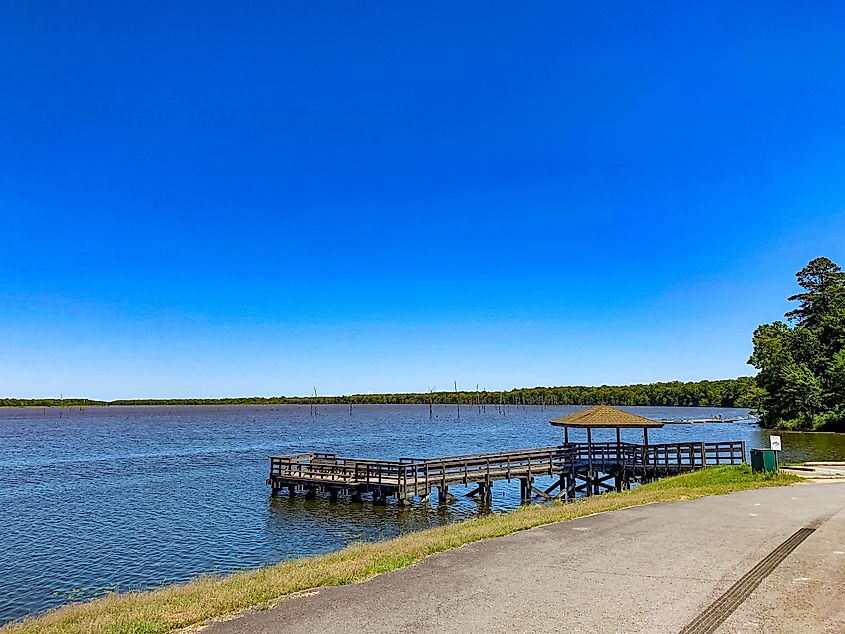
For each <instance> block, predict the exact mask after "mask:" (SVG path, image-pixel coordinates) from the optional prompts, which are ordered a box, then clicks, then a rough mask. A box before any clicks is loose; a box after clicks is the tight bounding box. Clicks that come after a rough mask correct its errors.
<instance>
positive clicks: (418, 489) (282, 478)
mask: <svg viewBox="0 0 845 634" xmlns="http://www.w3.org/2000/svg"><path fill="white" fill-rule="evenodd" d="M551 424H552V425H555V426H559V427H563V431H564V442H563V444H562V445H556V446H551V447H537V448H532V449H516V450H511V451H500V452H492V453H478V454H466V455H459V456H445V457H440V458H399V459H398V460H373V459H367V458H350V457H342V456H338V455H336V454H334V453H324V452H311V453H300V454H293V455H287V456H272V457H271V458H270V474H269V477H268V478H267V484H269V485H270V486H271V488H272V491H273V493H274V494H275V493H278V492H280V491H284V490H287V491H288V493H290V495H296V494H298V493H301V494H304V495H305V496H306V497H309V498H313V497H316V496H317V494H318V493H324V494H328V495H329V496H330V497H331V499H333V500H336V499H338V498H339V497H340V496H344V497H348V498H349V499H352V500H360V499H361V498H362V497H363V496H365V495H366V496H368V497H371V498H372V500H373V502H374V503H376V504H383V503H385V502H386V501H387V500H388V499H393V500H395V501H396V502H397V503H398V504H400V505H406V504H411V503H412V502H413V501H415V500H418V501H419V502H420V503H427V502H428V500H429V498H430V497H431V495H432V493H433V492H434V491H435V489H436V490H437V499H438V502H439V503H447V502H449V501H453V500H454V499H455V497H454V495H452V494H451V493H449V487H450V486H471V487H473V489H472V491H471V492H470V493H468V495H469V496H470V497H474V498H476V499H477V500H479V501H481V502H489V501H490V500H491V499H492V491H493V485H494V483H495V482H502V481H512V480H519V482H520V499H521V501H522V502H523V503H527V502H530V501H531V500H533V499H540V500H573V499H575V498H576V497H577V496H579V495H582V496H589V495H595V494H598V493H602V492H606V491H614V490H615V491H620V490H624V489H628V488H630V486H631V484H633V483H643V482H649V481H651V480H655V479H658V478H662V477H665V476H670V475H677V474H679V473H685V472H688V471H695V470H697V469H702V468H704V467H707V466H711V465H720V464H743V463H745V443H744V442H743V441H729V442H681V443H660V444H649V442H648V430H649V429H653V428H659V427H663V425H664V422H663V421H653V420H650V419H647V418H643V417H641V416H636V415H634V414H630V413H628V412H623V411H622V410H619V409H616V408H613V407H609V406H607V405H599V406H596V407H593V408H591V409H587V410H581V411H578V412H575V413H573V414H570V415H569V416H565V417H562V418H558V419H555V420H553V421H551ZM570 429H583V430H585V431H586V436H587V442H569V431H570ZM594 429H615V430H616V442H600V443H594V442H593V440H592V431H593V430H594ZM622 429H642V431H643V442H642V444H637V443H629V442H622V439H621V430H622ZM541 476H551V477H552V484H551V486H548V487H545V488H543V487H540V488H538V487H537V486H535V478H537V477H541Z"/></svg>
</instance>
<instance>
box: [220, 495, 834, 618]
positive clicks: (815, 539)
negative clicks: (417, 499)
mask: <svg viewBox="0 0 845 634" xmlns="http://www.w3.org/2000/svg"><path fill="white" fill-rule="evenodd" d="M802 529H804V530H803V531H802ZM790 538H792V539H791V541H789V542H788V543H787V545H786V546H784V547H782V548H780V549H779V546H781V544H783V543H784V542H785V541H787V540H789V539H790ZM796 544H797V545H796ZM787 551H788V552H787ZM761 562H762V563H761ZM773 562H774V564H775V566H774V568H773V569H771V568H772V565H773ZM755 566H756V568H755ZM738 581H739V582H740V583H738V584H737V582H738ZM757 584H759V585H757ZM726 592H727V595H726V596H724V597H723V595H725V593H726ZM720 597H723V598H722V599H721V601H720ZM714 602H715V605H713V604H714ZM711 606H712V607H711ZM690 624H692V625H690ZM684 628H687V629H686V630H685V632H695V633H705V632H719V633H720V634H726V633H731V634H741V633H749V634H750V633H759V634H762V633H765V634H772V633H776V632H784V633H786V632H788V633H790V634H792V633H795V632H805V633H816V632H818V633H821V632H825V633H831V634H833V633H836V634H841V633H843V632H845V483H843V482H823V483H822V482H820V483H811V484H798V485H793V486H789V487H778V488H769V489H758V490H754V491H744V492H740V493H734V494H731V495H727V496H717V497H709V498H701V499H698V500H690V501H683V502H669V503H664V504H655V505H650V506H643V507H638V508H631V509H625V510H621V511H615V512H613V513H605V514H601V515H595V516H592V517H586V518H582V519H578V520H574V521H571V522H566V523H561V524H554V525H551V526H545V527H541V528H535V529H532V530H529V531H524V532H521V533H516V534H513V535H509V536H507V537H502V538H499V539H494V540H490V541H486V542H478V543H475V544H470V545H468V546H465V547H463V548H459V549H456V550H452V551H449V552H445V553H441V554H438V555H434V556H432V557H429V558H428V559H426V560H424V561H422V562H421V563H419V564H418V565H416V566H412V567H410V568H406V569H403V570H398V571H396V572H392V573H389V574H384V575H380V576H378V577H375V578H373V579H371V580H369V581H366V582H363V583H359V584H354V585H350V586H343V587H335V588H323V589H320V590H318V591H314V592H312V593H306V596H296V597H293V598H291V599H289V600H286V601H283V602H281V603H280V604H279V605H278V606H276V607H274V608H273V609H270V610H266V611H263V612H250V613H247V614H245V615H243V616H241V617H239V618H237V619H234V620H231V621H228V622H222V623H215V624H213V625H211V626H209V627H208V628H207V629H206V630H204V632H205V633H206V634H236V633H237V634H241V633H247V632H248V633H250V634H253V633H254V634H264V633H267V634H270V633H274V634H275V633H280V632H291V633H297V632H307V633H309V634H314V633H315V632H320V633H327V634H328V633H344V634H346V633H351V632H368V633H372V632H483V633H485V634H487V633H491V632H509V633H513V632H578V633H580V632H584V633H586V632H602V633H604V632H620V633H623V632H624V633H626V634H627V633H633V632H648V633H650V634H655V633H661V632H667V633H679V632H681V631H683V630H684Z"/></svg>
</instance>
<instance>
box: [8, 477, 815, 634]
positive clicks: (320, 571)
mask: <svg viewBox="0 0 845 634" xmlns="http://www.w3.org/2000/svg"><path fill="white" fill-rule="evenodd" d="M800 481H801V478H799V477H797V476H791V475H785V474H777V475H775V476H764V475H755V474H752V473H751V470H750V467H748V466H747V465H742V466H735V467H727V466H726V467H711V468H708V469H704V470H701V471H697V472H694V473H688V474H684V475H680V476H676V477H673V478H666V479H663V480H659V481H656V482H653V483H650V484H647V485H643V486H640V487H637V488H636V489H633V490H630V491H624V492H622V493H613V494H604V495H600V496H594V497H590V498H585V499H581V500H578V501H576V502H571V503H556V504H552V505H550V506H544V505H528V506H523V507H521V508H519V509H516V510H514V511H509V512H506V513H497V514H491V515H485V516H480V517H475V518H470V519H467V520H463V521H461V522H456V523H455V524H450V525H447V526H442V527H437V528H431V529H426V530H423V531H418V532H413V533H408V534H405V535H400V536H399V537H395V538H393V539H389V540H385V541H381V542H373V543H357V544H352V545H350V546H348V547H346V548H344V549H342V550H339V551H336V552H334V553H329V554H325V555H319V556H313V557H307V558H303V559H294V560H289V561H284V562H281V563H278V564H273V565H270V566H266V567H263V568H258V569H255V570H250V571H244V572H238V573H234V574H232V575H228V576H223V577H212V576H201V577H198V578H196V579H194V580H193V581H189V582H187V583H182V584H174V585H171V586H167V587H164V588H160V589H155V590H147V591H139V592H131V593H126V594H113V595H108V596H106V597H102V598H98V599H93V600H91V601H89V602H84V603H77V604H68V605H65V606H62V607H58V608H55V609H53V610H49V611H47V612H45V613H42V614H40V615H35V616H32V617H26V618H25V619H23V620H22V621H13V622H10V623H6V624H4V625H2V626H0V633H2V634H47V633H49V634H53V633H56V634H58V633H59V632H66V633H68V634H82V633H84V632H92V631H96V632H102V633H113V634H123V633H128V632H132V633H133V634H164V633H167V632H173V631H176V630H179V629H183V628H186V627H196V626H200V625H203V624H207V623H210V622H212V621H215V620H220V619H228V618H233V617H235V616H237V615H239V614H241V613H243V612H245V611H248V610H255V609H264V608H267V607H269V606H271V605H272V604H275V603H277V602H279V601H282V600H285V599H286V598H289V597H290V596H292V595H294V594H296V593H298V592H302V591H307V590H311V589H314V588H319V587H328V586H337V585H347V584H350V583H356V582H359V581H363V580H366V579H369V578H371V577H373V576H375V575H378V574H381V573H384V572H390V571H392V570H397V569H399V568H405V567H407V566H410V565H413V564H415V563H417V562H419V561H421V560H423V559H425V558H426V557H429V556H430V555H433V554H435V553H439V552H444V551H446V550H451V549H454V548H458V547H460V546H463V545H465V544H469V543H473V542H478V541H484V540H489V539H495V538H497V537H503V536H505V535H509V534H511V533H515V532H519V531H523V530H528V529H531V528H536V527H538V526H544V525H548V524H554V523H559V522H566V521H569V520H572V519H576V518H580V517H585V516H588V515H596V514H599V513H607V512H611V511H615V510H619V509H623V508H629V507H632V506H643V505H647V504H654V503H658V502H671V501H674V500H683V499H694V498H698V497H704V496H711V495H721V494H725V493H731V492H734V491H742V490H747V489H754V488H760V487H768V486H782V485H787V484H792V483H795V482H800Z"/></svg>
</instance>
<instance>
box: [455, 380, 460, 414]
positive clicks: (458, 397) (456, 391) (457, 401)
mask: <svg viewBox="0 0 845 634" xmlns="http://www.w3.org/2000/svg"><path fill="white" fill-rule="evenodd" d="M455 404H456V405H457V406H458V420H460V419H461V397H460V396H459V395H458V382H457V381H455Z"/></svg>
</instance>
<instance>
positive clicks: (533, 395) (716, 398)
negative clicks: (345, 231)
mask: <svg viewBox="0 0 845 634" xmlns="http://www.w3.org/2000/svg"><path fill="white" fill-rule="evenodd" d="M758 393H759V390H758V389H757V386H756V384H755V382H754V379H753V378H751V377H739V378H738V379H724V380H721V381H695V382H686V383H684V382H681V381H669V382H665V383H648V384H641V385H602V386H598V387H595V386H570V387H532V388H518V389H514V390H508V391H504V392H490V391H484V390H481V391H457V392H456V391H442V392H417V393H409V394H352V395H349V396H317V397H315V396H307V397H297V396H272V397H243V398H214V399H205V398H184V399H160V400H155V399H138V400H118V401H92V400H90V399H68V398H66V399H63V400H61V401H60V400H59V399H15V398H6V399H0V406H6V407H21V406H29V407H57V406H60V405H64V406H66V407H83V406H95V405H102V406H109V405H297V404H300V405H308V404H315V403H316V404H350V403H351V404H360V405H363V404H381V403H407V404H413V403H419V404H428V403H434V404H454V403H456V402H458V403H461V404H467V405H470V404H491V405H498V404H507V405H546V406H553V405H595V404H598V403H605V404H608V405H684V406H700V407H754V406H755V404H756V403H755V400H754V399H755V398H756V396H757V395H758Z"/></svg>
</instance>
